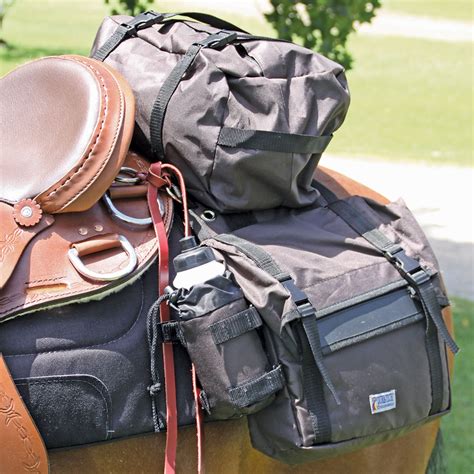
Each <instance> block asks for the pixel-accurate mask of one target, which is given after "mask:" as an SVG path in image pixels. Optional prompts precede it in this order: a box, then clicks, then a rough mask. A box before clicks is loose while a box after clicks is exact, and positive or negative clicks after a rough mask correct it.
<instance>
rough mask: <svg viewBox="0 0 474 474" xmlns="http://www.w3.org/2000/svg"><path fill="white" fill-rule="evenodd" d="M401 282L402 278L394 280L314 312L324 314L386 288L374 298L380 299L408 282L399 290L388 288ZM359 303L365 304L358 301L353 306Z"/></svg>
mask: <svg viewBox="0 0 474 474" xmlns="http://www.w3.org/2000/svg"><path fill="white" fill-rule="evenodd" d="M401 281H404V280H403V278H402V279H400V280H395V281H394V282H392V283H387V284H386V285H383V286H379V287H377V288H373V289H371V290H368V291H364V293H360V294H358V295H356V296H351V297H350V298H346V299H345V300H342V301H338V302H337V303H334V304H331V305H329V306H325V307H323V308H320V309H319V310H317V311H316V314H317V313H318V312H319V313H320V312H322V311H324V312H326V311H330V310H331V308H333V307H337V306H340V305H342V304H344V303H346V302H348V301H352V300H354V299H355V298H362V297H364V296H365V295H369V294H371V293H373V292H374V291H379V290H383V289H385V288H387V291H386V293H383V294H380V295H377V296H375V298H378V297H380V296H384V295H386V294H387V293H391V292H392V291H396V290H397V289H402V288H404V287H405V286H408V282H406V280H405V282H406V285H404V286H401V287H400V288H391V287H390V285H392V284H393V283H397V282H401ZM315 286H316V285H315ZM360 303H365V301H359V302H357V303H355V304H360ZM344 309H345V308H341V310H340V311H343V310H344ZM337 311H339V310H337ZM325 316H330V314H327V315H325Z"/></svg>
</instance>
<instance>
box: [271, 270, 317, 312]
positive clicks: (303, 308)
mask: <svg viewBox="0 0 474 474" xmlns="http://www.w3.org/2000/svg"><path fill="white" fill-rule="evenodd" d="M280 283H281V284H282V285H283V286H284V287H285V288H286V289H287V290H288V293H290V295H291V299H292V300H293V302H294V303H295V305H296V309H297V310H298V313H299V314H300V316H301V317H302V318H307V317H309V316H314V315H315V314H316V310H315V309H314V306H313V305H312V304H311V301H309V298H308V295H307V294H306V293H305V292H304V291H303V290H300V289H299V288H298V287H297V286H296V283H295V282H294V280H293V279H292V278H288V279H287V280H283V281H281V282H280Z"/></svg>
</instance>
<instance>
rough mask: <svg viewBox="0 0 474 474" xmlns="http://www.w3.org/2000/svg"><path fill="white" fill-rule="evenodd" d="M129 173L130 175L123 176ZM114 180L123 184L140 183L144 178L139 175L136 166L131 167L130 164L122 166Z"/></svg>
mask: <svg viewBox="0 0 474 474" xmlns="http://www.w3.org/2000/svg"><path fill="white" fill-rule="evenodd" d="M121 174H122V175H124V174H125V175H128V176H129V177H128V176H121ZM114 181H115V182H116V183H122V184H138V183H139V182H140V181H142V178H140V177H139V176H138V171H137V170H136V169H134V168H130V167H129V166H122V167H121V168H120V171H119V174H118V175H117V176H116V177H115V179H114Z"/></svg>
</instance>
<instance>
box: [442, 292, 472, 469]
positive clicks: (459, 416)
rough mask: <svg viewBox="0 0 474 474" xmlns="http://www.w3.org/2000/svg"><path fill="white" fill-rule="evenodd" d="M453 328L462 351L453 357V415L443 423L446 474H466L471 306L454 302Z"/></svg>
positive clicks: (469, 447) (468, 465)
mask: <svg viewBox="0 0 474 474" xmlns="http://www.w3.org/2000/svg"><path fill="white" fill-rule="evenodd" d="M452 303H453V312H454V328H455V333H456V341H457V343H458V344H459V347H460V348H461V351H460V352H459V354H458V355H457V356H456V361H455V368H454V379H453V411H452V413H451V414H449V415H447V416H446V417H445V418H444V419H443V421H442V427H443V435H444V442H445V452H446V456H447V459H446V465H447V466H448V473H449V474H467V473H468V472H473V466H474V436H473V431H474V408H473V405H472V398H473V394H474V344H473V341H474V303H472V302H470V301H466V300H462V299H459V298H453V301H452Z"/></svg>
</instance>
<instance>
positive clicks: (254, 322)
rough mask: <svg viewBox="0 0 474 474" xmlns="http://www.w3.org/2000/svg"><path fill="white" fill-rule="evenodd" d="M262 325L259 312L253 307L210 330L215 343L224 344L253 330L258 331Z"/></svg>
mask: <svg viewBox="0 0 474 474" xmlns="http://www.w3.org/2000/svg"><path fill="white" fill-rule="evenodd" d="M261 325H262V319H261V318H260V315H259V314H258V311H257V310H256V309H255V308H254V307H251V308H248V309H246V310H244V311H241V312H240V313H237V314H234V315H232V316H230V317H228V318H226V319H223V320H222V321H218V322H216V323H214V324H211V325H210V326H209V329H210V331H211V335H212V339H214V342H215V343H216V344H222V343H224V342H226V341H229V340H230V339H234V338H235V337H238V336H241V335H242V334H245V333H246V332H249V331H251V330H252V329H256V328H258V327H260V326H261Z"/></svg>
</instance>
